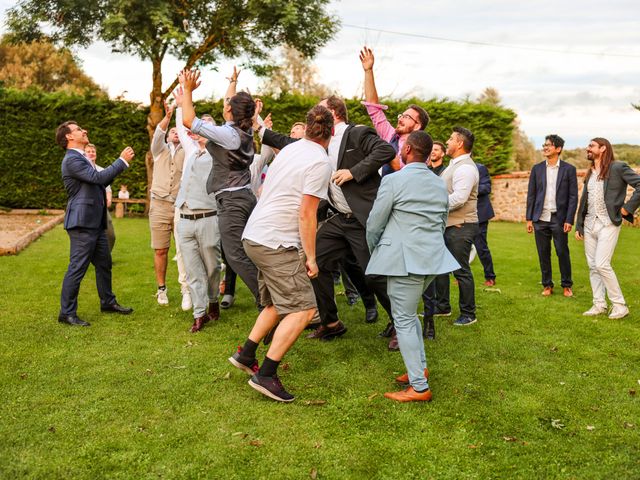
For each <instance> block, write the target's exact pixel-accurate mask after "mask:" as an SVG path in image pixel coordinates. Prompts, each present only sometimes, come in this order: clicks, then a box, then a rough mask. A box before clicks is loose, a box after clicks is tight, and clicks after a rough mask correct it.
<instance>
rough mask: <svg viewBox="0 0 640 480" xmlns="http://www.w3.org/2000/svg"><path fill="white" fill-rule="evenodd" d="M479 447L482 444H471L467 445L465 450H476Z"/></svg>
mask: <svg viewBox="0 0 640 480" xmlns="http://www.w3.org/2000/svg"><path fill="white" fill-rule="evenodd" d="M480 445H482V444H481V443H480V444H479V445H473V444H472V445H467V448H471V449H474V448H478V447H479V446H480Z"/></svg>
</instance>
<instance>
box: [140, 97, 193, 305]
mask: <svg viewBox="0 0 640 480" xmlns="http://www.w3.org/2000/svg"><path fill="white" fill-rule="evenodd" d="M172 114H173V107H172V106H168V105H167V104H166V103H165V116H164V118H163V119H162V121H161V122H160V123H159V124H158V126H157V127H156V131H155V133H154V135H153V140H152V141H151V154H152V155H153V182H152V184H151V206H150V208H149V226H150V227H151V248H153V249H154V250H155V256H154V260H153V266H154V269H155V272H156V281H157V283H158V291H157V292H156V297H157V299H158V304H160V305H168V304H169V297H168V296H167V285H166V277H167V263H168V254H169V247H170V246H171V233H172V232H174V226H175V225H176V223H177V222H176V215H177V213H176V212H177V210H176V208H175V206H174V203H175V201H176V197H177V196H178V191H179V190H180V179H181V177H182V164H183V163H184V150H183V149H182V147H181V146H180V139H179V138H178V132H177V130H176V129H175V128H172V129H171V130H169V134H168V135H167V128H168V127H169V121H170V120H171V116H172ZM165 136H166V139H165ZM174 235H175V232H174ZM176 256H177V260H178V281H179V282H180V288H181V290H182V309H183V310H185V311H186V310H189V309H191V307H192V303H191V296H190V294H189V286H188V284H187V279H186V275H185V270H184V265H183V263H182V255H180V250H179V249H178V242H176Z"/></svg>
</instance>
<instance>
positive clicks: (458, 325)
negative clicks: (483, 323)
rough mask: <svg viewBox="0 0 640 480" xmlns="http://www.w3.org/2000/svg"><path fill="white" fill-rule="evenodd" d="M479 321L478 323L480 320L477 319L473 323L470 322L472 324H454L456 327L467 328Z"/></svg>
mask: <svg viewBox="0 0 640 480" xmlns="http://www.w3.org/2000/svg"><path fill="white" fill-rule="evenodd" d="M477 321H478V319H477V318H474V319H473V320H472V321H470V322H468V323H455V322H454V325H455V326H456V327H466V326H467V325H473V324H474V323H476V322H477Z"/></svg>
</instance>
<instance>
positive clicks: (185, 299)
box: [182, 292, 193, 312]
mask: <svg viewBox="0 0 640 480" xmlns="http://www.w3.org/2000/svg"><path fill="white" fill-rule="evenodd" d="M192 308H193V303H192V302H191V294H190V293H189V292H184V293H183V294H182V310H183V311H184V312H188V311H189V310H191V309H192Z"/></svg>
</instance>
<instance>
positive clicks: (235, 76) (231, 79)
mask: <svg viewBox="0 0 640 480" xmlns="http://www.w3.org/2000/svg"><path fill="white" fill-rule="evenodd" d="M241 71H242V70H238V69H237V68H236V66H235V65H234V66H233V73H232V74H231V76H230V77H227V80H229V82H230V83H238V76H240V72H241Z"/></svg>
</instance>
